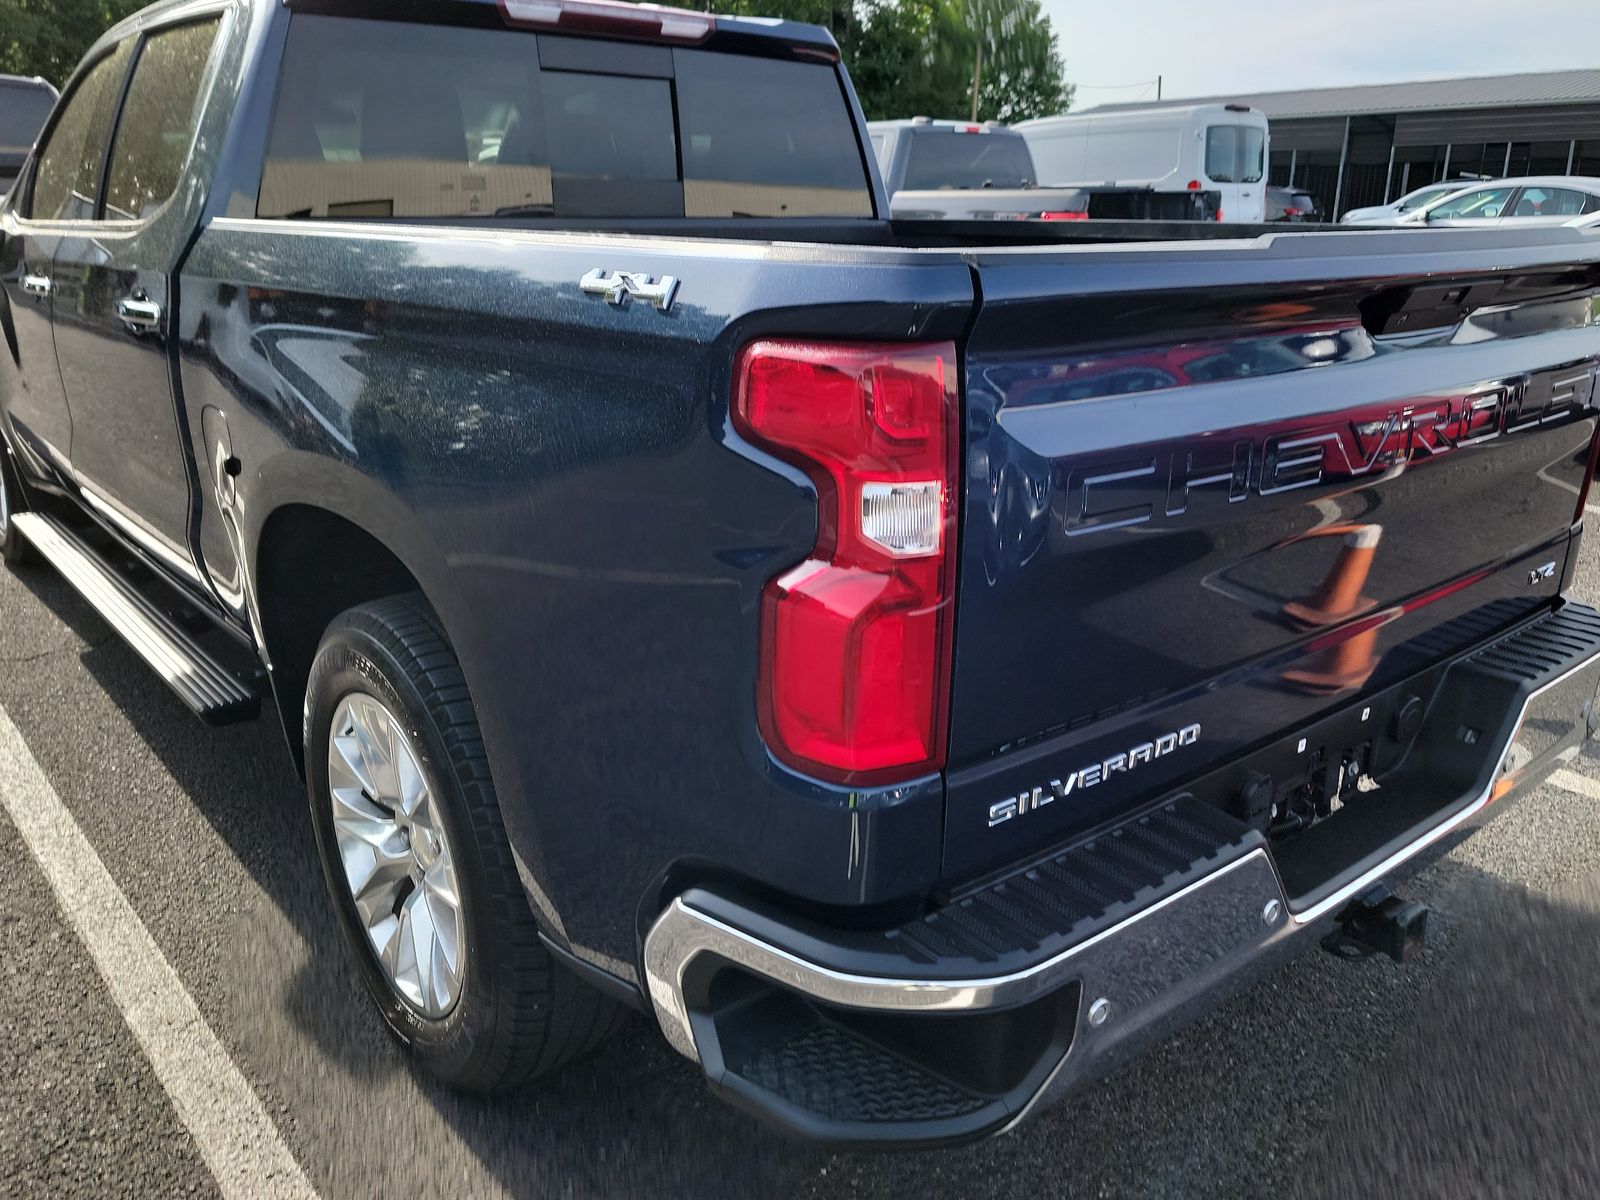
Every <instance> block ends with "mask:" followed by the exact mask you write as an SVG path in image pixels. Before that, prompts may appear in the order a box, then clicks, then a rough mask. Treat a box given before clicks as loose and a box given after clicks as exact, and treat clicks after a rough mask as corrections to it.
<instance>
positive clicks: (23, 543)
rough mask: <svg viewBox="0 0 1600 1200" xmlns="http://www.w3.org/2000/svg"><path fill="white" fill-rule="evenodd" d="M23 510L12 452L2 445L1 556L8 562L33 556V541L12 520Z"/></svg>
mask: <svg viewBox="0 0 1600 1200" xmlns="http://www.w3.org/2000/svg"><path fill="white" fill-rule="evenodd" d="M23 511H24V502H23V499H22V491H21V489H20V488H18V486H17V476H16V469H15V468H14V467H13V466H12V465H11V455H10V453H9V452H8V451H7V450H6V449H5V447H4V446H3V445H0V558H3V559H5V560H6V561H7V562H8V563H22V562H27V561H28V559H30V558H32V557H33V543H31V542H29V541H28V539H27V538H25V537H23V536H22V534H21V533H19V532H18V531H17V527H16V524H15V523H14V522H13V521H12V520H11V518H12V516H13V515H15V514H16V513H19V512H23Z"/></svg>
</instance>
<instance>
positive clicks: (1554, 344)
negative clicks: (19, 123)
mask: <svg viewBox="0 0 1600 1200" xmlns="http://www.w3.org/2000/svg"><path fill="white" fill-rule="evenodd" d="M887 212H888V209H887V204H886V199H885V195H884V191H883V186H882V182H881V180H880V178H879V174H878V171H877V168H876V166H875V165H874V163H873V160H872V156H871V153H870V147H869V144H868V140H867V133H866V126H865V124H864V122H863V120H862V115H861V112H860V108H859V106H858V104H857V103H856V101H855V98H854V95H853V93H852V90H851V87H850V82H849V79H848V78H847V76H846V74H845V72H844V70H843V69H842V67H841V66H840V63H839V58H838V52H837V50H836V48H835V46H834V44H833V42H832V40H831V39H830V38H829V37H828V35H827V34H826V33H824V32H823V31H821V30H818V29H813V28H810V27H805V26H800V25H793V24H785V23H781V22H766V21H753V20H741V19H725V18H721V17H717V18H712V17H708V16H706V15H704V14H700V13H693V12H679V11H675V10H670V9H658V8H650V7H639V8H633V7H628V6H621V5H614V4H610V3H605V2H602V0H500V2H499V3H498V4H496V3H492V2H489V0H434V2H432V3H429V4H426V5H421V4H412V5H396V4H393V3H390V2H387V0H385V2H380V0H287V2H283V0H173V2H170V3H163V4H160V5H158V6H156V7H154V8H151V9H148V10H146V11H145V12H143V13H141V14H139V15H138V16H136V17H134V18H132V19H131V20H129V21H127V22H124V23H123V24H121V25H119V26H117V27H116V28H115V29H113V30H112V31H111V32H110V33H108V34H107V35H106V36H105V37H104V38H103V39H101V41H100V42H99V43H98V44H97V45H96V46H95V47H94V49H93V51H92V52H91V53H90V55H89V57H88V58H87V60H86V61H85V63H84V65H83V66H82V67H81V68H80V69H79V71H78V72H77V74H76V76H75V77H74V78H73V80H72V81H71V83H70V84H69V86H68V87H67V89H66V91H65V93H64V95H63V97H62V100H61V103H60V104H59V105H58V107H57V109H56V111H55V113H54V115H53V117H52V118H51V121H50V123H49V124H48V126H47V127H46V129H45V131H44V133H43V136H42V138H41V140H40V143H39V146H38V148H37V150H36V151H35V152H34V154H33V155H32V156H31V157H30V159H29V161H28V163H27V164H26V166H25V167H24V168H23V172H22V175H21V177H20V179H19V183H18V186H17V187H16V189H15V190H14V191H13V192H12V193H11V195H10V197H9V198H8V199H7V201H6V202H5V205H4V207H3V208H0V288H3V291H0V337H3V347H0V412H3V422H0V429H3V433H4V442H5V455H4V463H3V465H4V476H3V479H4V486H3V489H0V549H3V552H4V555H5V557H7V558H8V559H10V560H12V561H13V562H14V563H16V564H18V565H19V566H20V564H21V563H22V562H23V560H24V559H26V558H29V557H42V558H43V559H45V560H48V562H49V563H50V564H52V565H53V566H54V567H55V568H56V569H58V570H60V571H61V572H62V573H64V575H65V576H66V578H67V579H68V580H70V581H71V582H72V584H74V585H75V586H76V587H77V588H78V589H79V590H80V591H81V592H82V594H83V595H84V597H86V599H87V600H88V602H89V603H91V604H92V605H93V606H94V607H95V608H96V609H98V610H99V612H100V613H101V614H103V615H104V616H105V618H106V620H107V621H108V623H109V624H110V625H111V626H112V627H113V628H115V629H116V630H117V632H119V633H120V634H121V635H122V636H123V637H125V638H126V639H127V640H128V642H129V643H130V644H131V646H132V647H133V649H134V650H135V651H137V652H138V654H140V655H141V656H142V657H143V658H144V659H146V660H147V661H148V662H149V663H150V665H151V666H152V667H153V668H154V669H155V671H156V672H157V673H158V674H159V676H160V677H161V678H162V679H163V680H164V681H165V682H166V683H167V684H168V685H170V687H171V689H172V690H173V692H174V693H175V694H176V696H177V697H178V698H179V700H181V701H182V702H183V703H184V704H186V705H187V706H188V707H189V708H191V709H192V710H193V711H194V712H195V714H196V715H197V716H199V717H200V718H202V719H204V720H206V721H209V722H213V723H220V722H226V721H236V720H241V719H249V718H251V717H254V716H255V715H256V714H257V713H258V712H259V711H260V710H261V709H262V708H263V707H265V706H266V704H265V702H267V701H268V700H269V698H270V707H271V709H272V710H274V711H276V713H277V714H278V716H279V719H281V721H282V722H283V728H284V732H285V734H286V736H287V740H288V744H289V748H290V752H291V753H292V754H293V755H294V758H295V760H296V762H297V763H298V765H299V767H300V768H301V770H302V771H303V773H304V776H305V779H306V783H307V787H308V791H309V796H310V816H311V820H312V823H313V824H314V827H315V831H316V839H317V844H318V846H319V847H320V850H321V854H322V857H323V865H324V869H325V873H326V876H327V880H328V883H329V888H330V894H331V897H332V902H333V911H334V912H335V913H336V914H337V920H338V921H339V923H340V924H341V926H342V927H343V929H344V932H345V934H346V935H347V936H348V940H349V944H350V947H351V950H352V952H353V953H354V954H355V956H356V958H357V959H358V960H359V962H360V964H361V969H362V972H363V977H364V979H365V981H366V983H367V984H368V986H369V989H370V991H371V994H372V996H373V997H374V998H375V1000H376V1004H377V1007H378V1009H379V1010H380V1011H381V1013H382V1016H383V1018H384V1020H386V1021H387V1023H388V1024H389V1026H390V1027H391V1028H392V1029H393V1030H394V1032H395V1033H396V1035H397V1036H398V1037H399V1038H400V1039H401V1040H402V1041H403V1042H405V1043H406V1044H407V1045H408V1046H409V1048H410V1053H411V1054H412V1055H413V1056H414V1057H415V1059H416V1060H417V1062H418V1063H419V1064H421V1065H422V1066H423V1067H425V1068H426V1069H428V1070H430V1071H432V1072H435V1073H436V1074H438V1075H439V1076H441V1077H443V1078H444V1079H446V1080H449V1081H451V1082H452V1083H455V1084H457V1085H459V1086H463V1087H470V1088H475V1089H480V1090H500V1089H505V1088H509V1087H511V1086H513V1085H515V1084H517V1083H519V1082H520V1081H522V1080H524V1079H526V1078H528V1077H529V1076H531V1075H533V1074H535V1073H538V1072H541V1071H545V1070H548V1069H550V1068H552V1067H554V1066H556V1065H557V1064H559V1063H561V1062H563V1061H566V1060H568V1059H569V1058H572V1057H573V1056H575V1055H577V1054H579V1053H580V1052H582V1051H583V1050H585V1049H586V1048H588V1047H589V1046H591V1045H593V1044H594V1043H596V1042H597V1041H598V1040H599V1039H600V1038H601V1037H602V1036H603V1035H604V1034H605V1033H606V1032H607V1030H608V1029H609V1028H611V1027H612V1025H613V1024H614V1023H615V1020H616V1018H617V1016H618V1014H620V1013H622V1012H625V1010H626V1008H627V1007H628V1006H632V1007H634V1008H636V1009H640V1010H642V1011H644V1012H646V1013H648V1014H650V1016H651V1017H652V1018H653V1019H654V1020H656V1021H657V1022H659V1024H660V1027H661V1029H662V1031H663V1033H664V1034H665V1036H666V1037H667V1039H668V1040H669V1041H670V1042H671V1044H672V1045H673V1046H675V1047H676V1048H677V1049H678V1050H680V1051H682V1053H683V1054H685V1055H687V1056H689V1057H690V1058H691V1059H693V1060H695V1061H697V1062H698V1063H699V1064H700V1065H701V1067H702V1068H703V1069H704V1071H705V1074H706V1076H707V1078H708V1079H709V1081H710V1082H711V1084H712V1085H713V1086H714V1087H715V1088H716V1089H717V1090H718V1092H719V1093H721V1094H722V1095H724V1096H725V1097H727V1098H728V1099H730V1100H732V1101H734V1102H735V1103H738V1104H740V1105H742V1106H744V1107H746V1108H748V1109H750V1110H753V1111H755V1112H758V1113H760V1114H763V1115H764V1116H766V1117H768V1118H771V1119H773V1120H776V1121H777V1122H780V1123H781V1124H783V1125H785V1126H787V1127H789V1128H791V1129H794V1130H797V1131H801V1132H803V1133H805V1134H808V1135H812V1136H816V1137H820V1138H825V1139H830V1140H835V1141H839V1142H846V1143H850V1142H854V1143H895V1144H932V1143H939V1142H945V1141H952V1140H959V1139H962V1138H970V1137H975V1136H979V1135H981V1134H984V1133H988V1132H992V1131H996V1130H1000V1129H1003V1128H1006V1127H1008V1126H1010V1125H1011V1124H1013V1123H1015V1122H1016V1121H1018V1120H1020V1119H1022V1118H1023V1117H1024V1116H1026V1115H1027V1114H1028V1113H1030V1112H1032V1111H1034V1110H1035V1109H1037V1108H1038V1107H1039V1106H1041V1105H1042V1104H1043V1103H1045V1102H1046V1101H1047V1100H1048V1099H1049V1098H1050V1097H1052V1096H1056V1095H1059V1094H1061V1093H1062V1092H1063V1091H1064V1090H1066V1089H1068V1088H1070V1087H1072V1086H1073V1085H1074V1084H1076V1083H1078V1082H1081V1081H1082V1080H1084V1079H1085V1078H1087V1077H1089V1076H1090V1075H1092V1074H1093V1073H1095V1072H1099V1071H1103V1070H1105V1069H1107V1068H1108V1067H1110V1066H1111V1065H1113V1064H1114V1063H1116V1062H1117V1061H1119V1060H1120V1059H1122V1058H1124V1057H1126V1056H1127V1055H1128V1054H1130V1053H1132V1052H1134V1051H1136V1050H1137V1049H1138V1048H1139V1047H1141V1046H1144V1045H1148V1044H1149V1043H1150V1042H1151V1040H1152V1039H1154V1038H1157V1037H1160V1036H1162V1035H1163V1034H1164V1033H1165V1032H1166V1031H1168V1030H1170V1029H1171V1028H1172V1027H1174V1026H1175V1025H1176V1024H1177V1023H1178V1022H1180V1021H1182V1020H1183V1019H1184V1018H1185V1017H1187V1016H1189V1015H1191V1014H1193V1013H1194V1012H1195V1011H1197V1010H1198V1009H1199V1008H1201V1007H1202V1006H1204V1005H1205V1004H1208V1003H1214V1002H1215V1000H1216V999H1217V998H1218V997H1219V996H1222V995H1225V994H1226V993H1227V992H1228V990H1229V989H1231V988H1237V987H1239V986H1241V985H1242V984H1243V983H1244V981H1246V980H1248V979H1250V978H1251V977H1252V976H1253V975H1255V974H1256V973H1257V972H1258V971H1259V970H1261V969H1263V968H1264V967H1266V966H1268V965H1270V964H1272V963H1274V962H1276V961H1279V960H1281V959H1282V958H1283V957H1284V956H1285V955H1286V954H1288V953H1291V952H1294V951H1296V950H1299V949H1301V948H1303V947H1305V946H1307V945H1310V944H1314V943H1315V942H1317V941H1319V940H1321V941H1324V942H1325V943H1326V944H1327V945H1328V946H1329V947H1330V948H1332V949H1334V950H1336V951H1338V952H1339V953H1341V954H1344V955H1347V956H1351V957H1358V956H1361V955H1363V954H1367V953H1371V952H1375V951H1376V952H1383V951H1386V952H1388V953H1391V954H1393V955H1394V956H1396V957H1398V958H1402V959H1403V958H1405V957H1407V956H1408V955H1409V954H1411V953H1412V952H1414V950H1415V948H1416V946H1417V945H1418V943H1419V941H1420V939H1421V937H1422V934H1423V930H1424V920H1425V917H1426V912H1425V910H1423V909H1421V908H1420V907H1419V906H1417V905H1415V904H1408V903H1407V902H1406V901H1404V900H1403V899H1402V898H1400V897H1398V896H1396V895H1394V894H1393V893H1392V892H1390V891H1389V890H1388V886H1387V885H1388V884H1392V883H1394V882H1395V881H1397V880H1398V878H1399V877H1400V876H1401V875H1402V874H1403V873H1404V872H1405V871H1406V870H1407V869H1410V868H1412V867H1414V866H1415V865H1416V864H1417V863H1419V862H1421V861H1422V860H1423V859H1424V858H1426V857H1427V855H1428V853H1430V852H1437V851H1438V850H1441V849H1444V848H1447V847H1449V846H1450V845H1452V844H1453V843H1454V842H1455V841H1456V840H1457V839H1458V838H1459V837H1461V836H1463V835H1464V834H1465V833H1466V832H1467V831H1468V830H1469V829H1470V828H1472V827H1473V826H1474V825H1475V824H1476V823H1477V822H1478V821H1479V820H1481V819H1482V818H1483V817H1485V816H1487V815H1488V814H1490V813H1493V812H1495V811H1496V810H1497V809H1498V808H1499V806H1500V805H1501V804H1502V803H1503V802H1504V799H1505V797H1506V795H1507V793H1509V792H1511V791H1513V790H1515V789H1517V788H1519V787H1524V786H1526V785H1527V784H1528V783H1529V782H1530V781H1533V780H1536V779H1538V778H1539V777H1540V776H1541V774H1542V773H1543V772H1545V771H1547V770H1549V769H1550V768H1551V767H1553V766H1554V765H1555V764H1557V763H1559V762H1561V761H1562V760H1564V759H1566V758H1569V757H1570V756H1572V755H1574V754H1575V753H1577V752H1578V748H1579V746H1580V745H1581V744H1582V742H1583V740H1584V739H1585V738H1586V737H1587V735H1588V733H1589V731H1590V726H1591V723H1592V722H1593V721H1594V708H1593V699H1594V694H1595V690H1596V684H1597V682H1600V614H1596V613H1595V612H1593V611H1591V610H1589V609H1587V608H1585V607H1583V606H1582V605H1580V604H1577V603H1574V602H1570V601H1567V600H1565V599H1563V595H1562V593H1563V589H1564V588H1565V587H1566V584H1567V581H1568V579H1569V577H1570V575H1571V573H1572V570H1573V564H1574V562H1575V560H1576V557H1577V553H1578V541H1579V536H1580V533H1581V530H1582V524H1583V519H1584V514H1585V512H1586V497H1587V494H1588V488H1589V480H1590V476H1591V473H1592V468H1593V459H1594V452H1595V451H1594V447H1595V443H1596V439H1595V431H1596V425H1597V409H1596V403H1597V398H1596V395H1595V374H1596V364H1597V362H1600V236H1597V235H1594V234H1590V235H1584V234H1581V233H1578V232H1576V231H1570V230H1551V231H1539V232H1535V233H1526V234H1524V233H1517V234H1505V233H1483V234H1480V233H1475V232H1440V231H1432V230H1418V231H1389V230H1373V231H1347V232H1321V233H1281V232H1276V233H1275V232H1271V231H1269V230H1266V229H1262V228H1243V227H1228V226H1217V225H1215V224H1210V225H1207V224H1204V223H1188V224H1183V225H1173V226H1164V225H1161V224H1154V223H1144V224H1140V223H1127V224H1120V223H1115V222H1098V221H1083V222H1070V223H1061V224H1054V223H1052V224H1032V223H1025V222H1004V223H997V222H960V221H930V222H927V223H918V222H914V221H896V220H893V219H891V218H889V217H888V216H887V215H886V214H887ZM12 669H14V670H25V669H26V667H25V666H13V668H12ZM239 770H240V772H241V773H247V772H249V771H250V770H251V766H250V764H248V763H241V764H239Z"/></svg>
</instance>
